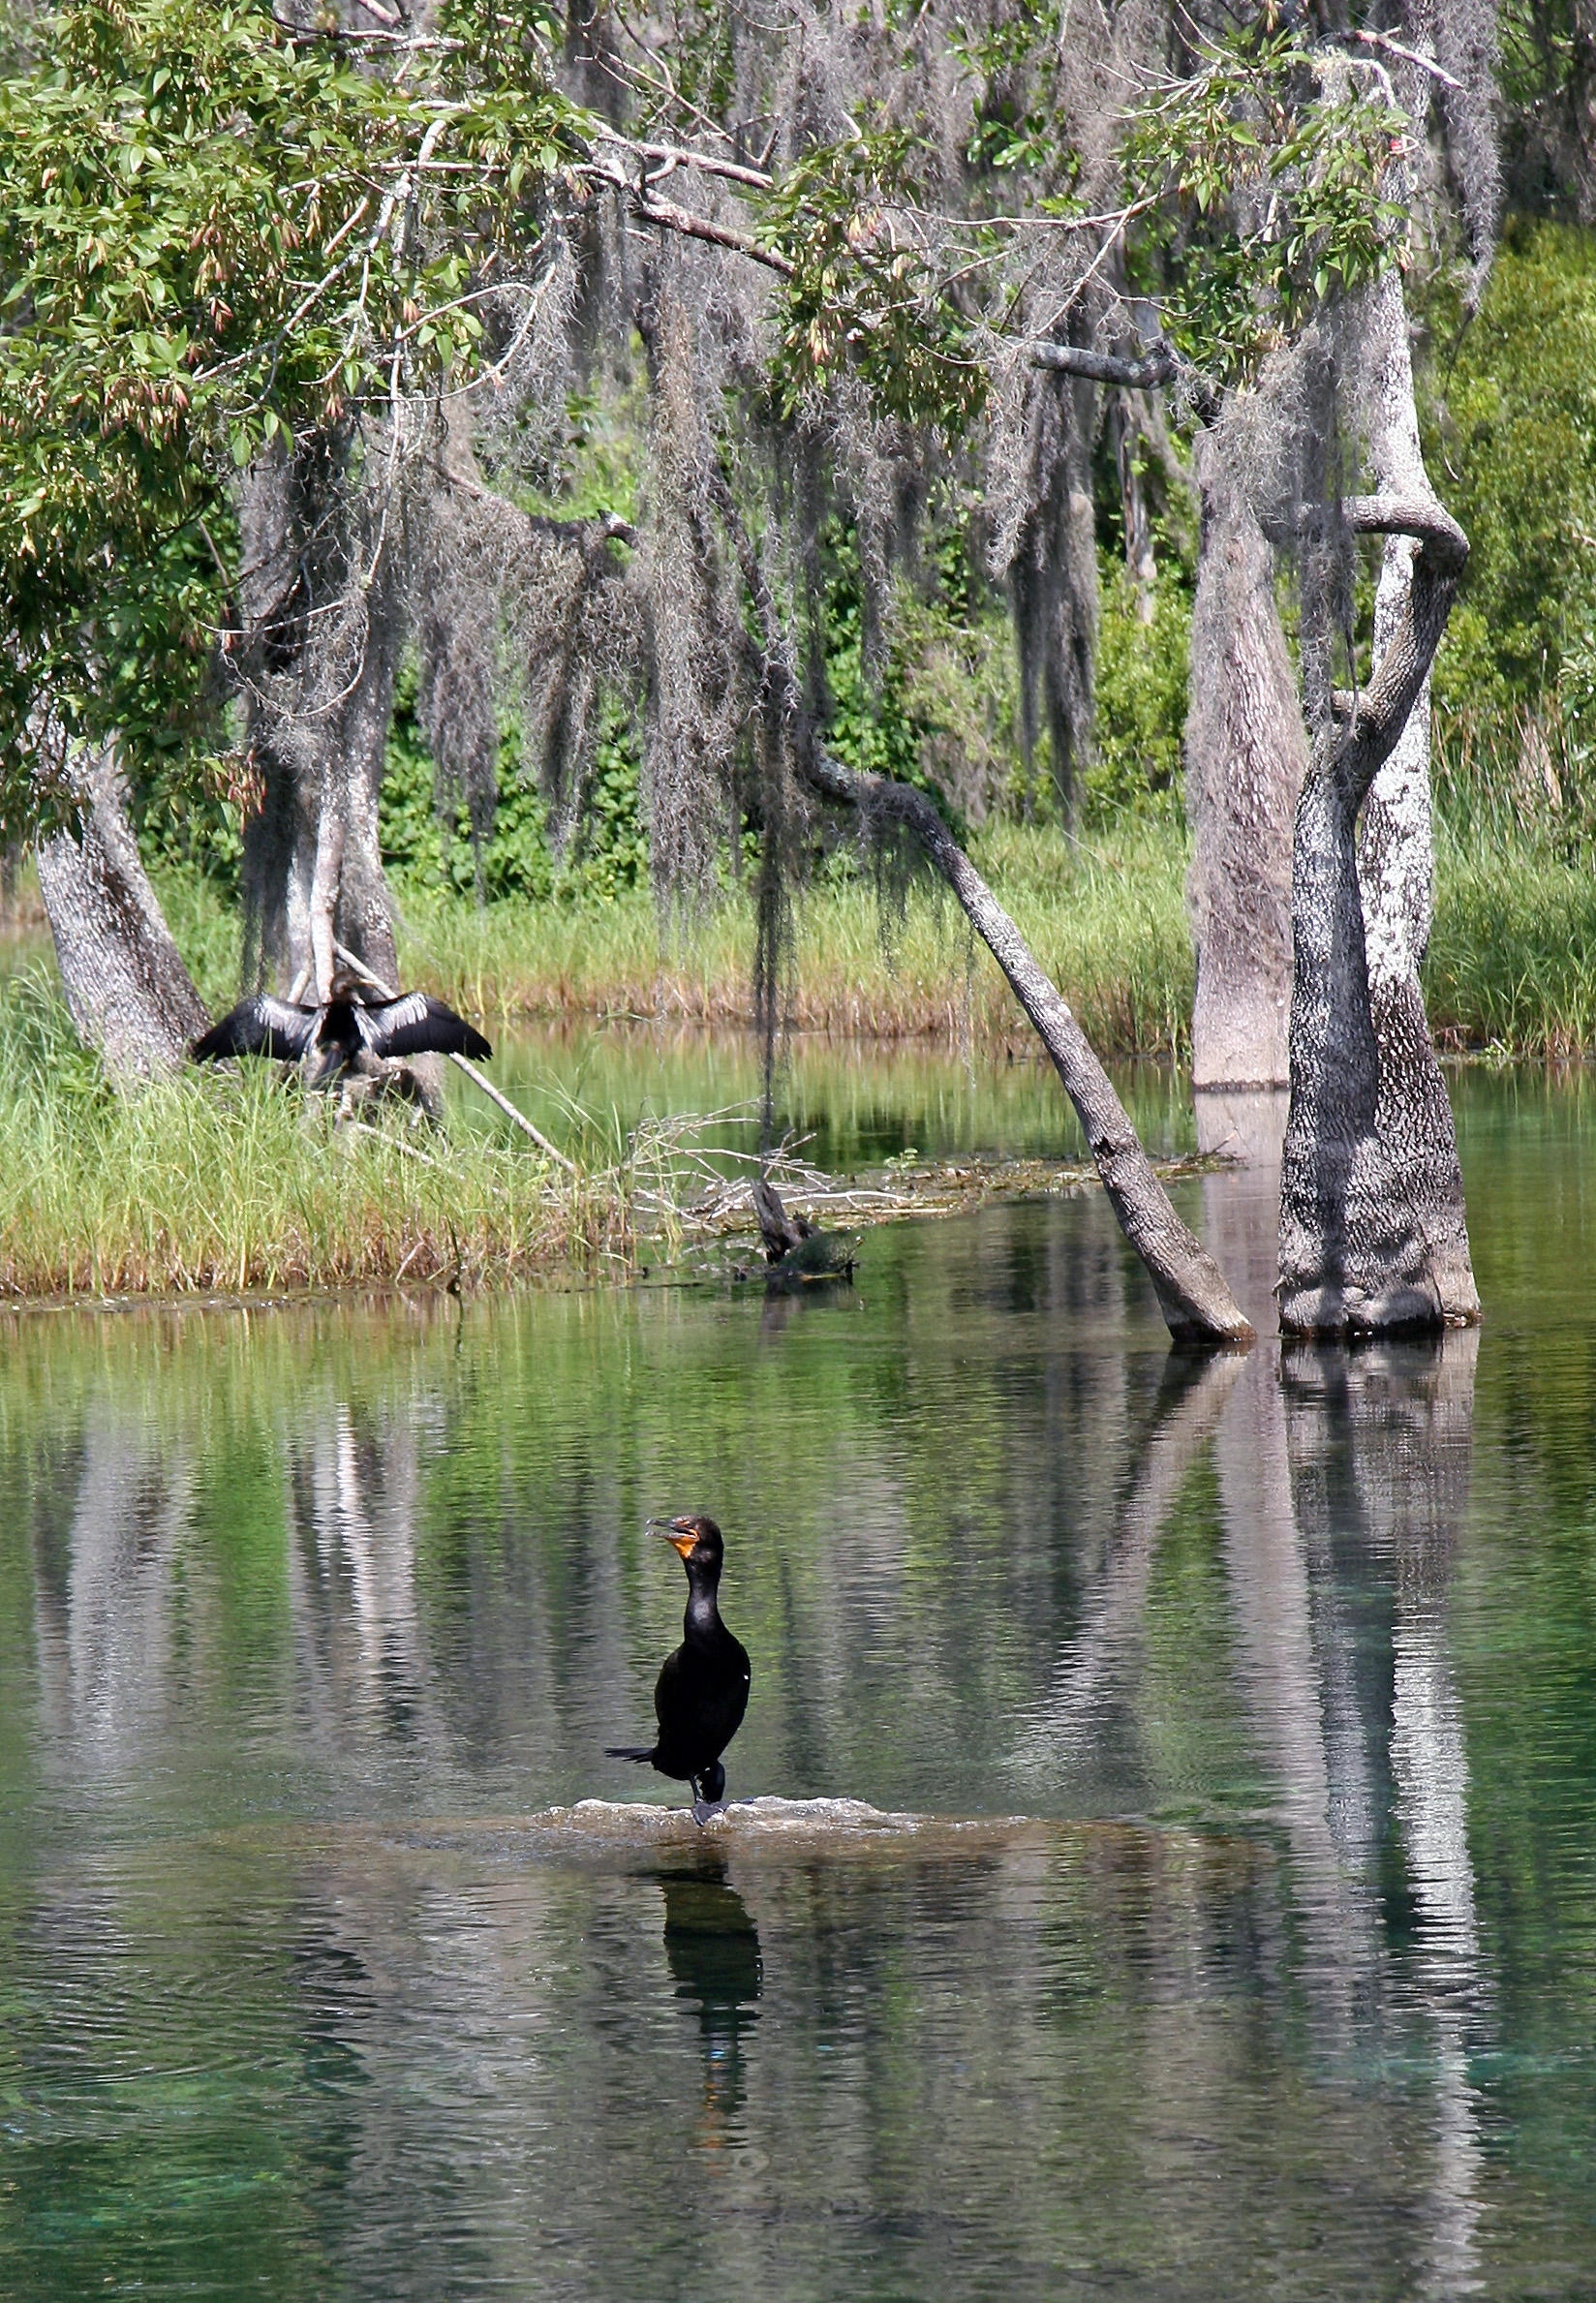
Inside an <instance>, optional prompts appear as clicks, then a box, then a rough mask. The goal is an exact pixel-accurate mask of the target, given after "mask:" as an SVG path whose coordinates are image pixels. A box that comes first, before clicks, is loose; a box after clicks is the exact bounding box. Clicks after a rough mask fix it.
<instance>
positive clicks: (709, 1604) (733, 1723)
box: [608, 1517, 752, 1824]
mask: <svg viewBox="0 0 1596 2303" xmlns="http://www.w3.org/2000/svg"><path fill="white" fill-rule="evenodd" d="M649 1526H650V1528H651V1530H652V1531H653V1532H654V1533H655V1534H656V1535H662V1536H663V1537H664V1539H665V1541H666V1543H667V1544H670V1545H671V1546H672V1547H673V1548H674V1549H675V1551H677V1552H678V1553H679V1554H680V1556H681V1560H682V1564H683V1565H684V1567H686V1569H687V1571H688V1609H687V1614H686V1616H685V1618H684V1619H683V1624H682V1644H681V1645H680V1647H678V1648H677V1650H676V1652H675V1654H674V1655H667V1656H666V1658H665V1660H664V1662H663V1664H662V1665H661V1666H660V1676H659V1678H658V1679H657V1680H656V1682H655V1687H654V1713H655V1717H656V1718H657V1719H658V1720H659V1722H660V1734H659V1736H658V1739H657V1740H656V1741H655V1742H653V1743H647V1744H645V1743H621V1744H614V1743H612V1744H611V1745H610V1746H609V1752H608V1756H609V1757H610V1758H611V1759H612V1760H635V1761H636V1762H637V1764H638V1765H639V1766H653V1767H657V1768H658V1769H659V1771H660V1774H661V1775H672V1776H675V1778H676V1779H677V1781H678V1782H681V1783H691V1786H692V1817H693V1821H694V1822H695V1823H697V1824H706V1823H708V1821H709V1819H710V1817H711V1816H712V1815H719V1814H720V1812H721V1808H722V1807H723V1806H724V1805H725V1800H724V1797H723V1796H722V1795H723V1793H724V1791H725V1788H726V1771H725V1769H724V1767H722V1766H721V1752H722V1751H724V1749H725V1747H726V1745H727V1744H728V1743H729V1742H730V1741H731V1738H732V1736H733V1735H736V1733H737V1731H738V1729H739V1728H740V1727H741V1726H742V1724H743V1713H744V1712H745V1711H746V1710H747V1709H748V1700H749V1685H750V1680H751V1677H752V1674H751V1672H750V1668H749V1658H748V1649H747V1648H746V1647H745V1646H744V1645H743V1643H742V1642H741V1640H739V1639H736V1638H734V1637H733V1635H732V1634H731V1633H730V1632H729V1631H727V1629H726V1627H725V1625H724V1624H723V1623H722V1622H721V1611H720V1609H719V1607H718V1606H717V1604H716V1593H717V1591H718V1590H719V1588H720V1583H721V1560H722V1558H723V1557H724V1555H725V1548H724V1546H723V1545H722V1543H721V1530H720V1529H719V1527H717V1526H716V1524H715V1521H714V1520H705V1519H701V1518H697V1517H690V1518H687V1519H682V1520H663V1521H660V1520H650V1521H649Z"/></svg>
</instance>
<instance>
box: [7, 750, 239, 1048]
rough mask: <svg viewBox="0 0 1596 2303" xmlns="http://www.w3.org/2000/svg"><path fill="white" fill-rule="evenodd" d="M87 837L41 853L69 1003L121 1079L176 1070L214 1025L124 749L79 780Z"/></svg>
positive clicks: (57, 842) (64, 840)
mask: <svg viewBox="0 0 1596 2303" xmlns="http://www.w3.org/2000/svg"><path fill="white" fill-rule="evenodd" d="M77 781H78V786H79V792H80V797H81V802H82V830H81V835H80V837H78V838H77V839H74V838H73V836H72V835H71V833H69V832H58V833H56V834H55V835H54V837H53V838H52V839H48V840H45V841H42V842H41V843H40V846H39V889H40V893H41V895H42V896H43V897H44V900H45V909H46V912H47V914H48V915H49V924H50V933H51V935H52V936H53V937H54V938H55V956H56V959H57V961H58V962H59V964H60V968H61V981H62V983H63V984H64V985H65V987H66V994H67V1004H68V1006H69V1007H70V1008H71V1010H72V1016H73V1021H74V1023H75V1024H76V1025H77V1029H78V1030H79V1031H80V1032H81V1033H82V1035H83V1037H84V1039H85V1040H87V1041H89V1042H90V1043H91V1044H92V1045H93V1046H95V1047H97V1048H98V1049H99V1050H100V1053H101V1055H102V1057H103V1058H104V1059H105V1063H106V1068H107V1071H109V1072H110V1073H111V1074H112V1075H113V1076H114V1077H117V1078H124V1079H125V1078H129V1077H134V1078H137V1077H138V1076H140V1075H142V1076H148V1075H150V1074H152V1073H155V1072H161V1071H169V1070H172V1069H174V1068H175V1067H176V1065H178V1064H179V1063H181V1062H182V1060H183V1058H184V1055H185V1054H186V1052H187V1050H188V1046H189V1043H190V1041H191V1040H193V1039H195V1038H197V1037H198V1036H199V1033H200V1032H201V1031H203V1030H204V1029H206V1027H207V1026H208V1024H209V1022H210V1018H209V1016H208V1015H207V1014H206V1013H205V1007H204V1002H203V1001H202V1000H201V999H200V998H199V993H198V992H197V991H196V990H195V988H194V983H193V980H192V978H191V977H190V975H189V971H188V969H187V968H186V967H184V965H183V959H182V955H181V953H180V952H179V951H178V949H177V946H176V944H175V943H174V942H173V941H172V938H171V931H170V930H169V928H168V926H167V923H166V920H165V919H164V918H163V916H162V912H161V906H160V903H159V901H158V900H157V897H156V893H155V890H154V889H153V888H152V887H151V885H150V883H149V875H148V874H147V873H146V872H145V870H144V867H143V864H142V862H141V861H140V859H139V855H138V842H137V841H136V840H135V838H134V836H133V826H132V824H131V823H130V822H129V821H128V814H127V809H126V806H125V804H124V799H123V787H122V779H121V774H120V771H119V770H118V768H117V764H116V753H115V749H114V747H113V746H111V745H107V746H106V747H105V748H104V749H103V750H102V751H100V752H97V753H95V754H94V755H93V756H92V757H91V758H89V759H88V760H87V761H86V762H85V763H84V765H83V766H82V768H81V769H80V770H79V773H78V779H77Z"/></svg>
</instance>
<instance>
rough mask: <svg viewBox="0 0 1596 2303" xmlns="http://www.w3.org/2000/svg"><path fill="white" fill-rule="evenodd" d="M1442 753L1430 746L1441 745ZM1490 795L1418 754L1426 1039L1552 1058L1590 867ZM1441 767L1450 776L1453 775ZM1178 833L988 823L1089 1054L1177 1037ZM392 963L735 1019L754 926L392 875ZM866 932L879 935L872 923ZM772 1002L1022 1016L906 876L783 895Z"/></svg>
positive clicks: (467, 999) (1151, 1047) (229, 990)
mask: <svg viewBox="0 0 1596 2303" xmlns="http://www.w3.org/2000/svg"><path fill="white" fill-rule="evenodd" d="M1438 764H1439V763H1438ZM1497 781H1499V780H1492V781H1491V782H1490V783H1489V791H1488V793H1487V800H1488V801H1489V805H1488V804H1486V802H1484V801H1482V800H1481V798H1480V795H1479V794H1478V793H1474V792H1472V790H1469V791H1459V790H1458V789H1455V788H1453V784H1452V783H1448V782H1447V779H1446V771H1445V768H1444V767H1442V768H1441V772H1440V773H1439V774H1438V777H1437V783H1438V788H1439V789H1440V791H1441V795H1442V802H1443V805H1442V810H1441V813H1440V815H1439V819H1438V822H1437V827H1436V905H1435V924H1434V931H1433V934H1432V936H1431V938H1430V948H1429V957H1428V961H1427V967H1426V969H1425V990H1426V998H1427V1002H1428V1006H1429V1014H1430V1021H1431V1025H1432V1028H1433V1029H1434V1031H1435V1035H1436V1039H1437V1042H1438V1043H1439V1044H1440V1045H1441V1046H1443V1047H1445V1048H1449V1049H1452V1050H1455V1051H1459V1052H1461V1051H1468V1050H1482V1049H1492V1050H1496V1051H1499V1052H1501V1053H1503V1054H1505V1055H1509V1056H1519V1057H1529V1058H1535V1059H1539V1058H1542V1057H1548V1056H1550V1057H1562V1056H1568V1055H1572V1054H1576V1053H1579V1052H1581V1051H1582V1050H1586V1049H1590V1048H1592V1047H1596V869H1593V868H1591V866H1590V865H1588V864H1587V861H1586V855H1587V854H1588V850H1581V851H1578V852H1573V853H1570V852H1567V827H1566V825H1565V824H1564V823H1563V822H1562V821H1561V820H1560V819H1559V820H1550V821H1549V820H1547V819H1545V818H1544V816H1543V815H1541V814H1536V813H1535V812H1533V811H1527V810H1526V809H1525V808H1524V807H1523V806H1521V805H1520V806H1519V808H1517V809H1515V808H1514V807H1512V806H1509V805H1507V804H1506V803H1504V802H1502V801H1501V800H1500V798H1499V795H1498V794H1497V791H1496V783H1497ZM1455 782H1456V778H1454V783H1455ZM1188 853H1189V850H1188V844H1187V841H1186V837H1185V834H1184V832H1183V831H1182V828H1181V827H1180V826H1179V825H1178V824H1175V823H1171V822H1168V821H1158V820H1147V819H1131V820H1130V821H1128V822H1127V823H1126V824H1125V825H1124V826H1123V827H1122V828H1121V829H1118V830H1116V831H1114V832H1112V833H1106V834H1105V833H1101V832H1093V833H1091V834H1090V835H1089V836H1088V837H1086V838H1085V839H1083V840H1081V841H1078V842H1073V843H1072V842H1068V841H1066V840H1065V839H1063V838H1062V836H1061V835H1060V834H1059V833H1058V832H1056V831H1053V830H1051V829H1045V830H1041V829H1031V828H1028V827H1025V826H1020V825H999V826H993V827H990V828H989V829H988V830H987V831H986V832H985V833H983V834H982V835H981V836H980V838H979V839H978V840H977V841H976V843H975V854H976V859H977V861H978V862H979V864H980V866H981V869H982V870H983V872H984V873H985V874H986V875H987V876H988V877H989V879H990V880H991V882H992V885H993V887H994V889H995V891H996V893H997V894H998V898H999V900H1000V901H1001V902H1002V903H1003V904H1005V905H1006V906H1008V907H1009V909H1010V910H1011V911H1012V912H1013V914H1014V916H1015V918H1016V920H1017V921H1018V922H1019V924H1020V927H1021V929H1022V931H1023V933H1024V934H1025V935H1026V936H1027V937H1028V939H1029V941H1030V944H1031V948H1032V949H1033V950H1034V951H1035V953H1036V955H1037V958H1038V959H1039V960H1040V961H1041V962H1042V964H1043V966H1044V967H1046V968H1047V969H1048V971H1049V973H1050V974H1051V975H1052V976H1053V977H1054V980H1055V981H1056V982H1057V983H1058V985H1059V989H1060V990H1061V991H1062V992H1063V994H1064V996H1065V998H1067V999H1068V1000H1069V1002H1070V1004H1071V1006H1072V1007H1073V1008H1074V1009H1075V1011H1076V1014H1077V1015H1078V1016H1079V1018H1080V1020H1081V1023H1082V1025H1083V1027H1084V1029H1085V1030H1086V1032H1087V1034H1088V1037H1089V1038H1090V1040H1091V1041H1092V1043H1093V1045H1094V1046H1095V1047H1096V1048H1097V1049H1098V1050H1099V1051H1100V1053H1102V1054H1103V1055H1104V1056H1108V1057H1115V1056H1132V1055H1140V1056H1163V1057H1170V1056H1173V1057H1175V1058H1177V1059H1180V1058H1182V1057H1184V1056H1185V1055H1187V1054H1188V1052H1189V1044H1190V1019H1191V1001H1192V991H1193V968H1192V958H1191V944H1190V937H1189V932H1188V929H1187V925H1186V917H1185V907H1184V896H1183V889H1184V881H1185V872H1186V864H1187V858H1188ZM162 894H163V900H164V901H165V902H166V904H167V907H168V911H169V916H170V918H171V920H172V924H173V929H174V932H175V933H176V935H177V937H178V940H179V942H180V943H181V945H182V947H183V951H184V955H185V957H186V958H187V959H188V961H189V964H190V966H191V967H193V969H194V970H195V973H196V978H197V980H198V981H199V985H200V988H201V990H202V991H203V992H204V994H205V996H206V998H208V999H209V1001H210V1002H211V1004H212V1006H213V1007H222V1006H225V1005H227V1004H228V1002H229V1001H230V999H232V998H234V997H235V996H236V993H235V986H236V980H237V950H238V926H237V920H236V917H235V916H234V914H232V913H231V912H230V910H229V909H228V908H227V907H226V906H224V905H223V904H222V903H221V901H220V899H219V898H218V897H217V896H216V895H215V894H214V893H213V892H211V891H209V890H207V889H205V888H203V887H202V886H199V885H198V884H197V883H195V882H193V881H187V882H185V881H180V880H174V881H172V882H171V883H169V884H167V883H164V884H163V889H162ZM398 897H399V903H400V908H401V915H402V918H401V936H400V940H401V948H402V959H403V966H404V973H405V976H406V980H407V981H414V982H418V983H423V984H425V985H426V986H427V987H428V989H430V990H433V991H436V992H439V993H441V994H442V996H443V997H444V998H446V999H448V1000H450V1001H452V1003H453V1004H454V1005H455V1006H457V1007H459V1008H460V1009H461V1010H462V1011H463V1012H464V1013H466V1014H468V1015H471V1016H473V1017H476V1018H478V1019H482V1020H484V1021H485V1023H486V1027H487V1029H489V1030H490V1031H491V1030H493V1029H494V1028H495V1027H496V1025H501V1024H504V1023H506V1022H513V1021H514V1019H515V1018H517V1017H522V1016H562V1015H564V1016H576V1015H582V1016H619V1015H639V1016H650V1017H660V1016H663V1017H679V1018H681V1019H684V1020H686V1021H691V1022H700V1023H713V1024H725V1025H740V1024H745V1023H746V1022H747V1021H748V1019H749V1014H750V1006H751V974H752V967H751V963H752V950H753V924H752V910H751V906H750V905H749V902H748V900H747V898H746V896H741V895H736V894H734V895H732V896H731V897H730V898H728V900H727V901H726V902H725V904H724V905H722V906H721V907H720V908H719V909H716V910H712V911H708V912H706V913H705V914H704V915H703V916H702V917H701V918H700V919H698V920H697V921H696V922H695V923H693V925H692V926H691V929H690V930H687V931H683V932H680V933H677V934H675V935H672V936H667V937H664V938H661V936H660V921H659V916H658V914H657V912H656V910H655V907H654V905H653V903H652V901H651V900H650V898H649V897H648V896H647V895H642V894H639V895H637V896H634V897H631V898H629V899H627V900H625V901H622V902H619V903H615V904H610V905H603V904H587V905H583V906H577V907H570V906H563V905H559V904H543V905H533V904H517V903H501V904H495V905H492V906H488V907H487V908H486V909H478V908H476V906H472V905H470V904H465V903H460V902H457V901H453V900H449V901H442V900H438V899H434V898H431V897H424V896H421V895H418V894H416V893H415V892H414V891H412V890H405V889H401V890H399V891H398ZM883 931H884V933H883ZM791 1018H792V1022H793V1024H794V1026H795V1027H796V1028H797V1029H801V1030H811V1031H816V1030H817V1031H832V1032H837V1033H845V1034H849V1035H854V1036H874V1037H879V1038H884V1039H893V1038H910V1037H919V1036H928V1037H936V1038H940V1039H942V1040H943V1041H944V1042H955V1043H963V1042H964V1041H966V1040H968V1041H971V1042H973V1043H974V1044H975V1045H977V1046H981V1045H984V1046H988V1047H992V1046H998V1045H1001V1044H1003V1043H1004V1042H1007V1043H1008V1044H1010V1045H1013V1044H1016V1043H1019V1042H1023V1041H1025V1040H1026V1039H1027V1037H1028V1028H1027V1026H1026V1024H1025V1022H1024V1019H1023V1018H1022V1016H1021V1015H1020V1013H1019V1010H1018V1008H1017V1007H1016V1006H1015V1003H1014V1000H1013V998H1012V996H1011V995H1010V993H1009V991H1008V988H1007V986H1006V985H1005V984H1004V982H1003V980H1002V978H1001V977H1000V975H999V974H998V969H997V967H996V966H995V964H994V963H993V961H992V960H991V959H990V958H989V956H988V955H987V953H986V951H985V950H984V949H983V948H982V947H981V946H979V945H975V946H974V947H973V948H972V946H971V940H970V937H969V933H968V930H967V927H966V924H965V921H964V918H963V915H962V914H961V913H960V911H959V909H958V907H957V906H956V905H955V904H954V903H953V902H952V899H951V898H950V897H948V896H947V895H946V894H945V893H938V891H937V890H936V888H935V887H933V886H932V885H930V884H929V883H927V882H925V881H918V882H916V883H915V884H914V885H913V886H911V887H910V889H909V891H908V894H907V898H906V902H905V906H904V910H903V914H902V917H901V919H898V920H896V921H894V920H893V919H892V918H891V917H890V916H888V917H887V918H886V919H885V920H883V917H882V913H881V910H880V909H879V907H878V906H877V905H876V902H875V896H874V894H873V892H872V891H871V889H870V888H869V886H868V885H863V884H860V883H858V882H854V883H851V884H848V885H844V886H842V887H836V886H823V885H822V886H815V887H812V888H811V889H810V890H809V891H808V892H807V893H806V894H805V895H804V896H803V898H802V899H801V901H800V904H799V907H798V945H797V954H796V967H795V971H794V980H793V997H792V1008H791Z"/></svg>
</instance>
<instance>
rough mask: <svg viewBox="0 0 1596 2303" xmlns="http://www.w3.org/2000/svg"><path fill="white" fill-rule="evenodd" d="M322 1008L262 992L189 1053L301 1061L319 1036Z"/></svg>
mask: <svg viewBox="0 0 1596 2303" xmlns="http://www.w3.org/2000/svg"><path fill="white" fill-rule="evenodd" d="M320 1013H321V1010H320V1009H319V1008H314V1007H295V1006H291V1004H290V1003H289V1001H288V1000H286V999H273V998H272V997H271V995H270V994H269V993H268V992H258V993H257V994H256V996H255V998H253V999H240V1001H239V1002H238V1005H237V1006H236V1007H235V1008H233V1009H231V1010H230V1013H229V1014H227V1015H225V1016H224V1017H223V1018H222V1021H221V1022H220V1023H219V1024H213V1025H212V1026H211V1028H210V1029H209V1030H208V1031H207V1032H206V1033H205V1035H204V1037H203V1038H202V1039H197V1040H196V1041H195V1043H194V1045H193V1047H192V1048H190V1050H189V1054H190V1055H191V1056H192V1057H193V1058H194V1059H195V1061H196V1062H197V1063H220V1062H221V1061H222V1059H223V1058H224V1057H227V1056H276V1057H278V1058H279V1059H281V1060H282V1061H283V1062H284V1063H294V1062H297V1060H298V1059H299V1058H300V1057H301V1056H302V1055H303V1054H304V1052H305V1050H306V1049H307V1048H308V1047H309V1046H310V1044H311V1041H312V1040H313V1039H314V1038H315V1036H316V1019H317V1017H318V1015H319V1014H320Z"/></svg>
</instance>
